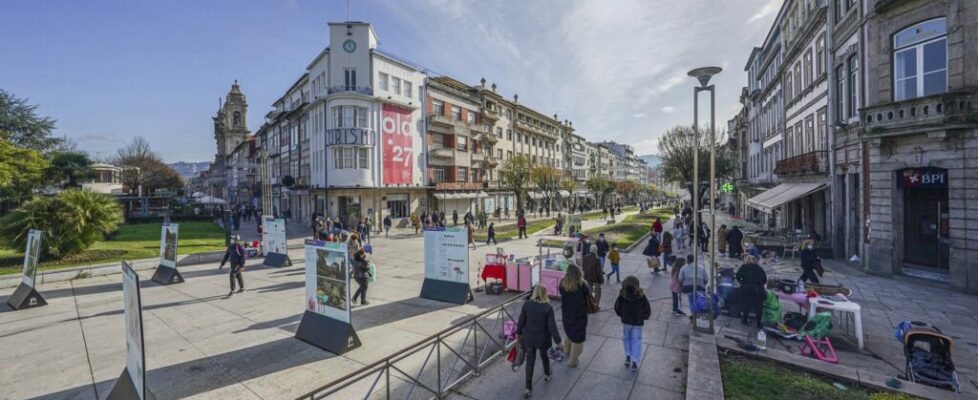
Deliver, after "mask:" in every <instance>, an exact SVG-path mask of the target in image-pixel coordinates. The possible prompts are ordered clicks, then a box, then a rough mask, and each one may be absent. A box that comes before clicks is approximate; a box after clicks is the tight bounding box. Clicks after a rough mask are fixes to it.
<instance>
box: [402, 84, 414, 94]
mask: <svg viewBox="0 0 978 400" xmlns="http://www.w3.org/2000/svg"><path fill="white" fill-rule="evenodd" d="M413 91H414V89H412V88H411V82H410V81H404V97H407V98H412V97H414V94H413Z"/></svg>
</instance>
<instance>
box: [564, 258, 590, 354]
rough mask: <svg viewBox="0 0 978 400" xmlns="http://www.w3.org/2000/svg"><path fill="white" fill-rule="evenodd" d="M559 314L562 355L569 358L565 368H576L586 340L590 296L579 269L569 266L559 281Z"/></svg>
mask: <svg viewBox="0 0 978 400" xmlns="http://www.w3.org/2000/svg"><path fill="white" fill-rule="evenodd" d="M558 291H559V292H560V304H561V305H560V314H561V317H562V319H563V325H564V335H566V336H567V341H566V342H564V353H565V354H567V357H568V358H569V360H568V362H567V366H568V367H571V368H574V367H577V364H578V358H579V357H580V356H581V352H583V351H584V341H585V340H586V339H587V298H588V296H590V295H591V290H590V289H588V287H587V285H586V284H585V282H584V278H583V276H582V273H581V269H580V268H578V267H577V265H574V264H569V265H568V266H567V271H566V272H565V274H564V278H563V279H561V280H560V287H559V288H558Z"/></svg>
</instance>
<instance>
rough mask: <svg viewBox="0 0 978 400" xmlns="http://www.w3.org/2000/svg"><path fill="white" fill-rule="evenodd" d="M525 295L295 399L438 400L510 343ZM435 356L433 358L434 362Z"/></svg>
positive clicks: (508, 347) (477, 371)
mask: <svg viewBox="0 0 978 400" xmlns="http://www.w3.org/2000/svg"><path fill="white" fill-rule="evenodd" d="M527 294H528V293H527V292H523V293H520V294H518V295H516V296H513V297H511V298H509V299H507V300H506V301H504V302H503V303H501V304H499V305H496V306H494V307H493V308H491V309H488V310H486V311H483V312H481V313H479V314H477V315H474V316H471V317H468V318H466V319H465V320H463V321H461V322H459V323H457V324H455V325H453V326H451V327H449V328H446V329H444V330H442V331H440V332H438V333H436V334H434V335H431V336H429V337H427V338H425V339H423V340H421V341H419V342H416V343H414V344H412V345H410V346H407V347H405V348H404V349H402V350H400V351H397V352H395V353H394V354H391V355H389V356H387V357H385V358H383V359H380V360H377V361H375V362H373V363H371V364H369V365H367V366H365V367H363V368H361V369H359V370H357V371H354V372H351V373H350V374H348V375H346V376H344V377H342V378H339V379H337V380H335V381H333V382H330V383H329V384H326V385H325V386H322V387H320V388H318V389H316V390H313V391H311V392H309V393H307V394H304V395H302V396H300V397H298V399H300V400H305V399H308V400H315V399H326V398H331V399H332V398H343V399H365V400H366V399H385V400H389V399H405V400H408V399H441V398H444V397H445V396H446V395H448V394H449V392H450V391H451V390H452V389H454V388H455V387H457V386H458V385H459V384H460V383H462V382H463V381H464V380H465V379H467V378H469V377H470V376H479V374H480V373H481V372H482V371H483V370H484V369H485V368H486V367H487V365H488V364H489V363H491V362H493V361H494V360H495V359H496V357H498V356H500V355H502V354H505V353H506V352H507V351H508V350H509V349H510V348H511V347H512V345H513V343H514V342H513V341H511V340H509V339H507V338H504V337H503V336H502V332H503V325H504V324H505V322H506V321H513V322H514V323H515V322H516V321H517V317H516V316H517V315H518V312H516V311H517V309H518V308H519V307H520V306H521V305H522V302H521V300H523V299H525V298H526V296H527ZM432 357H434V360H432Z"/></svg>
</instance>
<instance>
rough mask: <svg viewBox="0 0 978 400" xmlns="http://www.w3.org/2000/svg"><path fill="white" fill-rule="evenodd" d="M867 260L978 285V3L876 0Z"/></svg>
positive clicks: (869, 49) (866, 126) (872, 9)
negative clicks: (977, 93) (977, 94)
mask: <svg viewBox="0 0 978 400" xmlns="http://www.w3.org/2000/svg"><path fill="white" fill-rule="evenodd" d="M866 7H867V11H868V12H867V18H866V25H865V27H863V34H864V35H866V46H865V49H866V50H865V51H866V54H865V56H866V63H865V65H866V66H867V68H866V73H867V75H866V76H867V78H868V79H866V86H865V88H866V106H865V108H863V109H862V122H863V130H862V132H861V138H862V140H863V146H864V147H863V157H862V158H863V159H865V160H867V161H868V163H867V164H865V165H864V167H863V168H864V169H863V176H865V177H868V179H867V180H866V181H865V182H866V183H867V185H866V187H865V190H864V191H863V198H864V202H863V204H864V212H865V213H866V214H867V216H868V218H867V220H866V228H867V230H866V237H865V244H866V255H867V256H866V257H865V258H864V261H863V265H864V268H865V269H866V270H867V271H869V272H872V273H877V274H907V275H912V276H918V277H931V278H936V279H942V280H945V281H947V282H949V283H950V285H951V287H954V288H958V289H961V290H966V291H969V292H976V291H978V239H976V235H975V233H974V232H975V231H974V230H973V229H972V227H973V226H974V224H975V223H976V222H978V207H976V206H975V205H974V204H975V200H976V199H978V195H976V194H978V183H976V182H978V180H976V177H978V114H976V111H978V110H976V108H975V102H976V100H978V98H976V83H978V68H975V66H976V65H978V30H976V29H975V28H974V27H975V26H976V24H978V8H976V7H975V4H974V3H973V2H971V1H968V0H930V1H923V0H907V1H894V0H888V1H884V0H869V1H868V2H867V3H866Z"/></svg>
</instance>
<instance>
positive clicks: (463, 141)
mask: <svg viewBox="0 0 978 400" xmlns="http://www.w3.org/2000/svg"><path fill="white" fill-rule="evenodd" d="M455 148H456V149H458V150H459V151H468V148H469V138H467V137H465V136H455Z"/></svg>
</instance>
